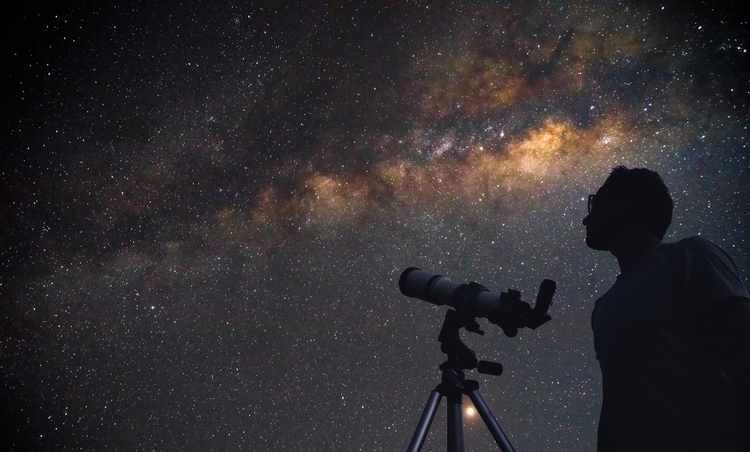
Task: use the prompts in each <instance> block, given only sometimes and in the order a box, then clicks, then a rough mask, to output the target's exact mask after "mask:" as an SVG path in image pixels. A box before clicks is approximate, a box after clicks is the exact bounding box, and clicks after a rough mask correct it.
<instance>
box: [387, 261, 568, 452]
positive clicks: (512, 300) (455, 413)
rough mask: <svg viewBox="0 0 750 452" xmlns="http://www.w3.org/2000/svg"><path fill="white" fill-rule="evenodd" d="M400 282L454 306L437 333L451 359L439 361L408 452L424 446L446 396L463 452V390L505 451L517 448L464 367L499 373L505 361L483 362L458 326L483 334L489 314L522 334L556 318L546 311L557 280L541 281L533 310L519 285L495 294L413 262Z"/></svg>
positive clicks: (451, 447)
mask: <svg viewBox="0 0 750 452" xmlns="http://www.w3.org/2000/svg"><path fill="white" fill-rule="evenodd" d="M398 287H399V289H401V292H402V293H403V294H404V295H406V296H409V297H413V298H419V299H420V300H424V301H428V302H430V303H433V304H436V305H439V306H442V305H448V306H450V307H452V308H454V309H449V310H448V312H446V313H445V320H444V322H443V327H442V328H441V330H440V335H439V336H438V341H439V342H440V344H441V345H440V350H442V351H443V352H444V353H445V354H446V357H447V359H446V361H445V362H444V363H442V364H441V365H440V370H442V371H443V376H442V381H441V383H440V384H438V385H437V387H436V388H435V389H434V390H433V391H432V392H431V393H430V397H429V398H428V399H427V403H426V404H425V408H424V411H423V412H422V416H421V417H420V419H419V423H418V424H417V428H416V430H415V431H414V435H413V436H412V438H411V442H410V443H409V447H408V448H407V449H406V450H407V452H420V451H421V450H422V446H423V445H424V442H425V439H426V437H427V433H428V431H429V429H430V425H431V424H432V420H433V419H434V417H435V413H436V412H437V409H438V405H440V400H441V399H442V398H443V397H445V398H446V399H447V400H448V405H447V407H446V408H447V417H448V419H447V424H446V431H447V441H448V452H463V451H464V430H463V413H462V404H463V402H462V398H463V396H464V395H467V396H469V397H470V398H471V401H472V403H473V404H474V407H475V408H476V409H477V411H478V412H479V415H480V416H481V417H482V420H483V421H484V423H485V425H486V426H487V428H488V429H489V431H490V434H491V435H492V437H493V438H494V440H495V442H496V443H497V445H498V447H499V448H500V450H502V452H515V449H514V448H513V445H512V444H511V443H510V440H509V439H508V437H507V436H506V435H505V432H504V431H503V429H502V427H500V423H498V421H497V418H495V415H494V414H492V411H491V410H490V408H489V406H488V405H487V402H486V401H485V400H484V397H482V395H481V394H480V392H479V383H477V382H476V381H474V380H467V379H466V377H465V375H464V370H471V369H477V371H478V372H479V373H484V374H491V375H500V374H501V373H502V372H503V366H502V364H500V363H494V362H490V361H478V360H477V357H476V354H475V353H474V350H472V349H470V348H469V347H467V346H466V344H464V343H463V342H461V338H460V337H459V330H460V329H461V328H466V330H468V331H471V332H474V333H478V334H484V332H483V331H482V330H480V329H479V324H478V323H477V322H476V320H475V318H476V317H486V318H487V319H488V320H489V321H490V322H492V323H494V324H496V325H498V326H499V327H500V328H502V330H503V332H504V333H505V335H506V336H508V337H513V336H515V335H516V334H518V329H519V328H523V327H529V328H531V329H536V328H537V327H539V326H540V325H543V324H544V323H547V322H548V321H549V320H551V317H550V315H549V314H547V310H548V309H549V307H550V305H551V304H552V296H553V295H554V293H555V289H556V284H555V282H554V281H552V280H549V279H545V280H544V281H542V284H541V286H540V288H539V294H538V295H537V297H536V305H535V306H534V308H533V309H532V308H531V306H530V305H529V304H528V303H526V302H525V301H522V300H521V293H520V292H518V291H517V290H512V289H508V291H507V292H503V293H500V294H496V293H492V292H490V291H489V289H487V288H486V287H484V286H483V285H481V284H478V283H476V282H473V281H472V282H470V283H466V284H458V283H454V282H453V281H451V280H450V279H448V278H446V277H445V276H442V275H437V274H435V273H430V272H426V271H424V270H422V269H419V268H416V267H409V268H407V269H406V270H404V271H403V273H401V277H400V278H399V281H398Z"/></svg>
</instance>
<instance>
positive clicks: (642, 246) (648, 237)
mask: <svg viewBox="0 0 750 452" xmlns="http://www.w3.org/2000/svg"><path fill="white" fill-rule="evenodd" d="M659 243H661V240H659V238H658V237H656V236H655V235H654V234H652V233H644V234H639V235H638V236H635V237H632V238H631V240H627V241H624V242H623V246H621V247H619V248H618V249H617V250H612V251H611V252H612V254H613V255H614V256H615V257H616V258H617V263H618V264H619V266H620V274H622V275H624V274H625V273H627V272H628V270H630V269H631V268H633V267H634V266H635V264H637V263H638V262H640V260H641V259H643V257H644V256H645V255H646V254H648V252H649V251H651V249H652V248H653V247H655V246H656V245H658V244H659Z"/></svg>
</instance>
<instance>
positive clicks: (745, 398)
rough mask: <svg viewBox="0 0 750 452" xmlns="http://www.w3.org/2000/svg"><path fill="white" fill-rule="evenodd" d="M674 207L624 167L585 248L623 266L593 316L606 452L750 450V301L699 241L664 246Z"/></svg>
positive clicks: (717, 252)
mask: <svg viewBox="0 0 750 452" xmlns="http://www.w3.org/2000/svg"><path fill="white" fill-rule="evenodd" d="M672 206H673V204H672V199H671V197H670V196H669V190H668V189H667V187H666V186H665V185H664V181H663V180H662V178H661V177H660V176H659V175H658V174H657V173H655V172H653V171H650V170H647V169H642V168H636V169H628V168H625V167H622V166H620V167H617V168H615V169H614V170H613V171H612V173H611V174H610V176H609V177H608V178H607V180H606V181H605V183H604V185H603V186H602V187H601V188H600V189H599V191H597V193H596V194H595V195H590V196H589V214H588V216H587V217H586V218H585V219H584V220H583V224H584V225H585V226H586V244H587V245H588V246H589V247H590V248H592V249H595V250H601V251H609V252H611V253H612V254H613V255H614V256H615V257H616V258H617V262H618V264H619V265H620V271H621V273H620V275H619V276H617V281H616V282H615V284H614V285H613V286H612V287H611V288H610V289H609V291H607V293H606V294H604V295H603V296H602V297H601V298H599V299H598V300H597V301H596V305H595V306H594V310H593V313H592V315H591V326H592V329H593V332H594V348H595V349H596V355H597V359H598V360H599V365H600V367H601V371H602V387H603V393H604V398H603V402H602V410H601V417H600V420H599V430H598V435H597V451H599V452H609V451H618V452H631V451H632V452H647V451H658V452H668V451H680V452H684V451H699V450H700V451H711V452H714V451H743V452H747V451H750V296H748V292H747V289H746V287H745V285H744V284H743V282H742V279H741V278H740V275H739V271H738V269H737V266H736V265H735V263H734V262H733V261H732V259H731V258H730V257H729V255H727V254H726V253H725V252H724V251H723V250H722V249H721V248H719V247H718V246H717V245H715V244H714V243H712V242H711V241H709V240H707V239H705V238H703V237H700V236H696V237H690V238H687V239H684V240H681V241H679V242H675V243H662V238H663V237H664V233H665V232H666V230H667V228H668V227H669V224H670V223H671V221H672Z"/></svg>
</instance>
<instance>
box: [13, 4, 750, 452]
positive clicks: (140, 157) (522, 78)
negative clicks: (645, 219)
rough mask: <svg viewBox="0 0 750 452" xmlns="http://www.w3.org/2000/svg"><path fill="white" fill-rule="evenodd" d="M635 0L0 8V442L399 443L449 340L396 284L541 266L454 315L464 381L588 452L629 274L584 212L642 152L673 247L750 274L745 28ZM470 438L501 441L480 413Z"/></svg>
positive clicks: (735, 12) (522, 431)
mask: <svg viewBox="0 0 750 452" xmlns="http://www.w3.org/2000/svg"><path fill="white" fill-rule="evenodd" d="M647 3H648V5H644V4H638V5H637V4H635V2H633V3H630V2H622V3H621V4H616V3H615V2H606V3H605V2H584V1H560V2H520V1H519V2H514V1H506V2H502V1H501V2H483V3H472V5H471V6H469V5H463V4H456V5H439V4H435V5H430V4H427V3H415V4H408V3H403V2H383V4H377V5H376V4H374V3H371V4H365V3H364V2H359V3H352V4H338V3H334V2H331V3H322V2H321V3H313V2H289V3H288V4H285V3H284V2H248V3H247V4H246V3H245V2H203V3H198V2H190V3H185V4H178V3H177V2H165V3H159V2H121V3H120V4H119V5H107V6H102V5H94V4H93V2H91V4H88V3H86V2H79V3H77V4H75V5H72V4H71V5H65V6H57V7H54V8H53V9H41V8H34V7H33V6H27V7H26V8H25V9H24V10H22V11H21V12H20V13H15V14H13V15H10V14H4V17H6V19H4V20H6V21H7V22H8V26H7V27H6V28H7V30H9V31H7V32H6V33H7V34H8V40H7V41H8V42H10V43H11V46H10V51H7V50H6V51H4V52H5V53H3V55H4V61H5V63H4V65H3V67H4V68H5V69H4V70H3V76H4V78H3V80H4V82H5V83H4V85H3V90H4V93H5V94H6V95H5V96H4V97H5V98H7V102H5V108H4V109H3V113H2V124H3V129H4V133H3V136H2V138H0V143H1V146H2V148H1V151H0V152H2V155H3V159H2V167H1V169H2V184H1V186H2V193H3V197H2V198H3V199H2V201H3V215H2V220H1V222H0V231H1V233H2V236H1V240H2V242H1V243H0V253H1V254H0V265H2V276H1V277H0V284H2V286H0V287H1V288H2V301H1V304H0V314H1V318H2V324H1V325H2V329H1V330H0V341H1V343H2V351H1V354H0V364H2V372H3V375H2V383H0V388H1V389H0V395H2V399H1V400H2V404H3V405H2V408H1V410H2V411H3V412H4V413H6V414H5V415H4V416H3V418H4V419H3V421H2V429H3V436H4V438H3V442H4V443H6V444H12V446H11V449H9V450H19V451H20V450H40V451H41V450H165V451H166V450H170V451H171V450H175V451H176V450H180V451H184V450H201V451H204V450H216V451H226V450H270V451H309V450H364V451H391V450H399V449H405V448H406V446H407V445H408V443H409V439H410V438H411V435H412V433H413V431H414V428H415V427H416V423H417V421H418V419H419V416H420V415H421V412H422V409H423V407H424V404H425V402H426V400H427V397H428V395H429V392H430V391H431V390H432V389H433V388H434V387H435V385H436V384H437V383H439V380H440V371H439V369H438V365H439V364H440V363H441V362H442V361H443V359H444V355H442V354H441V353H440V347H439V343H438V342H437V335H438V333H439V330H440V325H441V323H442V319H443V316H444V313H445V311H446V309H445V307H439V306H435V305H432V304H429V303H426V302H423V301H419V300H416V299H411V298H407V297H405V296H403V295H402V294H401V293H400V292H399V291H398V284H397V280H398V276H399V275H400V273H401V271H402V270H403V269H405V268H407V267H410V266H417V267H421V268H423V269H425V270H428V271H431V272H436V273H440V274H444V275H446V276H448V277H450V278H451V279H452V280H453V281H456V282H465V281H478V282H480V283H482V284H484V285H485V286H487V287H488V288H489V289H490V290H493V291H496V292H500V291H504V290H506V289H508V288H515V289H519V290H520V291H521V292H522V294H523V296H524V299H526V300H529V301H531V300H533V298H534V295H535V293H536V291H537V289H538V287H539V283H540V282H541V281H542V279H544V278H550V279H553V280H556V281H557V284H558V292H557V294H556V296H555V300H554V305H553V306H552V308H551V311H550V313H551V315H552V317H553V320H552V321H551V322H549V323H548V324H545V325H544V326H542V327H540V328H538V329H536V330H529V329H525V330H522V331H521V332H520V333H519V335H518V336H516V337H514V338H507V337H505V336H504V335H503V334H502V332H501V331H500V330H499V329H498V328H497V327H495V326H493V325H491V324H488V323H484V324H483V329H484V330H485V331H486V334H485V335H484V336H479V335H476V334H473V333H468V332H465V333H464V334H463V336H464V340H465V342H466V343H467V344H468V345H469V346H471V347H472V348H473V349H474V350H475V351H476V352H477V355H478V357H479V358H481V359H486V360H491V361H498V362H502V363H503V365H504V368H505V372H504V373H503V374H502V375H501V376H487V375H482V374H477V373H476V372H470V373H469V374H470V376H471V378H474V379H476V380H477V381H479V383H480V386H481V391H482V394H483V395H484V398H485V399H486V400H487V402H488V403H489V405H490V408H491V409H492V410H493V412H494V413H495V415H496V417H497V418H498V420H499V422H500V424H501V425H502V426H503V429H504V430H505V432H506V433H507V434H508V436H509V438H510V440H511V441H512V442H513V444H514V446H515V447H516V448H517V449H518V450H521V451H524V450H528V451H537V450H549V451H571V450H575V451H578V450H581V451H585V450H593V448H594V446H593V444H594V443H595V437H596V422H597V419H598V412H599V404H600V397H601V381H600V376H599V369H598V365H597V362H596V359H595V354H594V352H593V345H592V338H591V333H590V324H589V316H590V311H591V308H592V307H593V302H594V300H595V299H596V298H597V297H598V296H600V295H601V294H602V293H603V292H604V291H606V289H607V288H608V287H609V286H610V285H611V284H612V282H613V281H614V278H615V276H616V274H617V266H616V262H615V261H614V258H613V257H612V256H611V255H609V254H602V253H596V252H593V251H591V250H589V249H588V248H586V246H585V243H584V231H583V228H582V226H581V220H582V219H583V217H584V216H585V215H586V199H587V195H588V194H589V193H593V192H595V191H596V189H597V188H598V187H599V186H600V185H601V183H602V182H603V181H604V179H605V178H606V176H607V174H608V173H609V171H610V170H611V168H612V167H614V166H617V165H627V166H629V167H644V166H645V167H648V168H651V169H654V170H656V171H658V172H659V173H660V174H661V175H662V176H663V177H664V179H665V181H666V183H667V184H668V185H669V187H670V189H671V192H672V196H673V198H674V200H675V206H676V207H675V217H674V221H673V224H672V226H671V228H670V230H669V231H668V234H667V237H666V238H665V240H668V241H674V240H678V239H680V238H682V237H686V236H691V235H697V234H701V235H705V236H707V237H709V238H710V239H712V240H713V241H715V242H716V243H718V244H719V245H721V246H722V247H723V248H724V249H725V250H726V251H728V252H729V253H730V255H731V256H732V257H733V258H734V259H735V261H736V262H737V264H738V266H739V268H740V271H741V274H742V277H743V278H744V281H745V283H746V284H748V282H749V281H750V241H748V237H750V214H749V213H748V208H747V206H748V205H749V204H750V199H749V198H750V151H749V150H748V130H747V128H748V124H749V121H748V120H749V119H750V118H749V114H750V110H749V105H748V94H750V72H748V68H749V64H748V63H749V61H750V56H748V48H749V47H750V32H749V31H748V30H749V28H748V23H747V21H745V18H744V17H743V16H742V15H740V14H739V8H736V7H733V6H732V5H731V4H730V5H729V6H726V7H724V6H722V7H721V8H719V7H715V6H714V7H710V6H706V5H703V4H701V3H698V2H662V3H659V2H647ZM8 17H10V18H11V19H7V18H8ZM482 322H484V321H483V320H482ZM466 404H467V406H470V401H468V400H467V401H466ZM444 418H445V413H444V410H442V409H441V410H440V411H439V412H438V416H437V417H436V420H435V423H434V424H433V427H432V430H431V434H430V436H429V437H428V440H427V443H426V445H425V449H424V450H444V448H445V432H444V430H445V420H444ZM466 443H467V449H468V450H482V451H485V450H487V451H489V450H496V446H495V445H494V442H493V440H492V438H491V436H490V435H489V433H488V432H487V430H486V429H485V428H484V426H483V424H482V422H481V420H480V419H478V417H477V416H476V415H474V416H471V415H469V414H467V415H466Z"/></svg>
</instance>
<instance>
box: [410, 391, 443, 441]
mask: <svg viewBox="0 0 750 452" xmlns="http://www.w3.org/2000/svg"><path fill="white" fill-rule="evenodd" d="M442 397H443V395H442V394H440V392H439V391H438V390H434V391H432V392H431V393H430V398H428V399H427V404H426V405H425V407H424V411H423V412H422V417H421V418H420V419H419V424H417V429H416V430H415V431H414V436H412V437H411V442H410V443H409V448H408V449H406V452H419V451H420V450H422V446H423V445H424V440H425V439H426V438H427V432H428V431H429V430H430V425H432V420H433V419H434V418H435V413H437V408H438V405H440V399H441V398H442Z"/></svg>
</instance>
